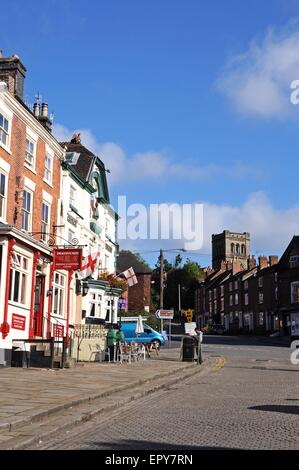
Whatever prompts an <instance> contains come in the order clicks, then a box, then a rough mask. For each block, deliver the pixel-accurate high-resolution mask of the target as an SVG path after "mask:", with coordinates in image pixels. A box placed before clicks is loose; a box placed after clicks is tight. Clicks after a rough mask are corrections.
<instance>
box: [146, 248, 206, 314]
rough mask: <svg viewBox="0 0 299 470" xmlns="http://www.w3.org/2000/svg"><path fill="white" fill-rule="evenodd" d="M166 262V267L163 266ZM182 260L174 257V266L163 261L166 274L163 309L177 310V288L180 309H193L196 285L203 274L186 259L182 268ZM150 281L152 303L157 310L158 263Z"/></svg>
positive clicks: (158, 294) (197, 265) (198, 266)
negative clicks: (152, 282) (151, 282)
mask: <svg viewBox="0 0 299 470" xmlns="http://www.w3.org/2000/svg"><path fill="white" fill-rule="evenodd" d="M165 262H166V266H165ZM181 264H182V258H181V257H180V258H178V256H177V257H176V260H175V263H174V265H171V264H170V263H168V261H167V260H164V268H165V269H164V271H165V272H167V276H166V281H165V284H164V285H165V288H164V302H163V303H164V308H173V309H174V310H178V307H179V286H180V293H181V308H182V309H188V308H194V292H195V288H196V285H197V283H198V281H199V280H200V279H203V278H204V273H203V271H202V269H201V267H200V265H199V264H198V263H197V262H195V261H192V260H190V259H187V260H186V261H185V263H184V265H183V266H181ZM152 279H153V281H155V282H154V284H153V285H152V303H153V305H154V306H155V307H156V308H158V306H159V299H160V263H159V261H158V263H157V264H156V269H154V271H153V275H152Z"/></svg>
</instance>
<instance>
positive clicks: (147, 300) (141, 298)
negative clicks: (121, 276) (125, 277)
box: [128, 274, 151, 313]
mask: <svg viewBox="0 0 299 470" xmlns="http://www.w3.org/2000/svg"><path fill="white" fill-rule="evenodd" d="M136 276H137V280H138V284H135V285H134V286H131V287H129V288H128V312H130V313H134V312H138V311H142V310H144V307H145V306H146V305H148V306H149V307H150V306H151V275H150V274H137V275H136Z"/></svg>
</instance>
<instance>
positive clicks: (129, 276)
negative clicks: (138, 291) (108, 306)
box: [122, 268, 138, 287]
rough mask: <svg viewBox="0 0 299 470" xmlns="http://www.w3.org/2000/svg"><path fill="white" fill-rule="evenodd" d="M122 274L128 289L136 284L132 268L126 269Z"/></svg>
mask: <svg viewBox="0 0 299 470" xmlns="http://www.w3.org/2000/svg"><path fill="white" fill-rule="evenodd" d="M122 274H123V275H124V276H125V278H126V279H127V281H128V286H129V287H131V286H134V285H135V284H138V281H137V277H136V274H135V272H134V269H133V268H129V269H127V270H126V271H124V272H123V273H122Z"/></svg>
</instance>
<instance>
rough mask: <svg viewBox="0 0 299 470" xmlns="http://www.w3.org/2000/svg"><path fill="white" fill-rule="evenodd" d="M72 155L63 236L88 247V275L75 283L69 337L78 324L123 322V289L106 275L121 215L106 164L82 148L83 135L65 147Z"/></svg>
mask: <svg viewBox="0 0 299 470" xmlns="http://www.w3.org/2000/svg"><path fill="white" fill-rule="evenodd" d="M61 146H62V148H63V149H64V150H65V151H66V154H65V160H64V162H63V163H62V174H61V180H62V183H61V200H60V210H59V222H58V225H59V228H58V233H59V234H60V235H61V236H62V237H63V238H64V239H67V240H68V241H69V243H70V244H71V245H72V244H74V246H75V245H76V244H78V245H79V246H81V247H82V253H83V262H82V270H81V271H80V272H78V271H77V272H74V274H73V277H72V281H71V284H70V305H71V308H70V317H69V333H70V335H71V336H72V338H73V337H74V333H75V329H76V327H77V326H78V325H98V326H100V325H102V326H103V327H105V326H107V325H110V324H116V323H117V305H118V297H119V295H120V292H121V291H120V290H119V289H117V288H115V287H114V286H111V285H110V283H109V282H108V281H107V279H106V278H105V274H115V272H116V256H117V253H118V244H117V239H116V227H117V220H118V216H117V214H116V213H115V211H114V210H113V208H112V207H111V205H110V199H109V191H108V184H107V178H106V173H107V171H109V170H107V169H106V168H105V166H104V163H103V162H102V160H101V159H100V158H99V157H98V156H97V155H95V154H94V153H93V152H92V151H90V150H89V149H87V148H86V147H85V146H84V145H82V143H81V138H80V134H76V133H75V134H74V135H73V136H72V138H71V140H70V141H69V142H61Z"/></svg>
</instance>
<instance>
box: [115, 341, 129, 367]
mask: <svg viewBox="0 0 299 470" xmlns="http://www.w3.org/2000/svg"><path fill="white" fill-rule="evenodd" d="M131 351H132V348H131V347H130V346H129V345H127V344H125V343H119V350H118V353H119V362H120V363H121V364H122V363H123V362H124V361H127V362H128V363H129V364H131V360H132V354H131Z"/></svg>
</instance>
